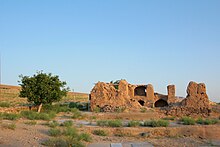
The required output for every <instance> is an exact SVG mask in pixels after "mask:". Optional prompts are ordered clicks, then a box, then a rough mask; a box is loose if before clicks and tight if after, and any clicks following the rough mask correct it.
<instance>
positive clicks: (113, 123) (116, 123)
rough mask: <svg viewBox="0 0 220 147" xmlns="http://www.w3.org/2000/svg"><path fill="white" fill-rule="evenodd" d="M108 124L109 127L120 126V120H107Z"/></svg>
mask: <svg viewBox="0 0 220 147" xmlns="http://www.w3.org/2000/svg"><path fill="white" fill-rule="evenodd" d="M108 126H109V127H122V126H123V124H122V121H121V120H109V121H108Z"/></svg>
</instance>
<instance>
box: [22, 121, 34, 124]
mask: <svg viewBox="0 0 220 147" xmlns="http://www.w3.org/2000/svg"><path fill="white" fill-rule="evenodd" d="M24 123H25V124H27V125H36V124H37V122H36V121H26V122H24Z"/></svg>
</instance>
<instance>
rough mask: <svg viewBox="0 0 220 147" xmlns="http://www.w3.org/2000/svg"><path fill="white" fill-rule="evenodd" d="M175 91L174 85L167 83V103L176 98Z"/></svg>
mask: <svg viewBox="0 0 220 147" xmlns="http://www.w3.org/2000/svg"><path fill="white" fill-rule="evenodd" d="M175 92H176V87H175V85H168V86H167V93H168V102H169V103H174V102H175V99H176V96H175Z"/></svg>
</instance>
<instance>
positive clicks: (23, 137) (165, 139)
mask: <svg viewBox="0 0 220 147" xmlns="http://www.w3.org/2000/svg"><path fill="white" fill-rule="evenodd" d="M85 114H86V116H87V117H86V118H85V119H83V120H73V119H71V120H73V121H74V124H75V125H77V126H78V127H77V128H78V129H79V131H80V132H87V133H89V134H91V136H92V138H93V141H92V142H91V143H97V142H100V143H119V142H121V143H122V142H132V141H133V142H138V141H140V142H150V143H151V144H153V145H154V146H164V147H170V146H174V147H179V146H187V147H191V146H192V147H196V146H211V145H217V146H220V125H219V124H217V125H209V126H202V125H194V126H183V125H181V126H175V125H170V126H169V127H166V128H165V127H161V128H150V127H121V128H110V127H99V126H95V125H92V124H93V123H92V122H90V121H91V120H90V118H91V117H97V119H96V120H98V119H115V118H123V120H126V118H133V117H132V116H136V118H135V120H142V119H143V117H145V118H146V117H147V114H144V113H142V114H141V113H137V114H133V115H131V114H129V113H119V114H113V113H107V114H105V113H88V112H87V113H85ZM129 116H130V117H129ZM155 116H156V117H158V116H157V115H155ZM150 117H151V115H149V118H150ZM66 119H67V120H68V119H70V118H69V117H68V114H65V113H60V114H59V115H58V116H57V117H56V118H55V120H57V121H58V122H62V121H64V120H66ZM96 120H95V121H96ZM27 121H29V120H25V119H19V120H17V121H9V120H0V147H5V146H7V147H8V146H9V147H10V146H11V147H14V146H15V147H29V146H43V145H42V144H41V143H42V142H43V141H45V140H47V139H49V138H51V137H50V136H49V135H48V130H49V127H48V126H46V125H43V124H45V123H46V122H47V121H39V120H38V121H37V124H36V125H28V124H25V122H27ZM85 122H86V123H85ZM11 123H15V124H16V128H15V130H10V129H7V128H5V127H4V124H11ZM95 129H104V130H106V131H107V132H108V133H109V135H108V136H96V135H93V134H92V131H93V130H95ZM115 132H118V133H119V134H123V136H122V137H118V136H115V135H114V133H115ZM141 133H146V134H147V135H146V136H145V137H141V136H140V134H141ZM88 144H89V143H88ZM88 144H87V145H88Z"/></svg>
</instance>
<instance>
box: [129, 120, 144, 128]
mask: <svg viewBox="0 0 220 147" xmlns="http://www.w3.org/2000/svg"><path fill="white" fill-rule="evenodd" d="M140 125H141V122H140V121H134V120H132V121H129V122H128V127H138V126H140Z"/></svg>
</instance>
